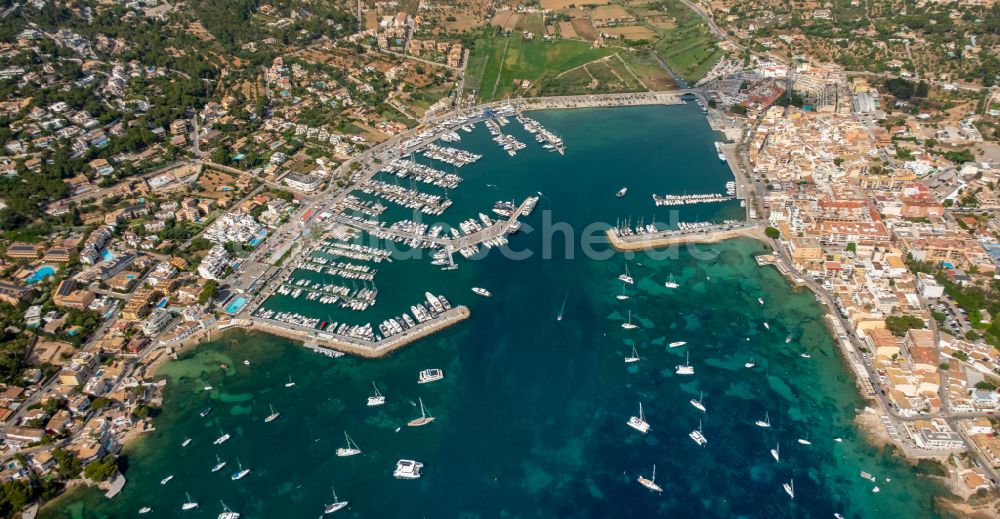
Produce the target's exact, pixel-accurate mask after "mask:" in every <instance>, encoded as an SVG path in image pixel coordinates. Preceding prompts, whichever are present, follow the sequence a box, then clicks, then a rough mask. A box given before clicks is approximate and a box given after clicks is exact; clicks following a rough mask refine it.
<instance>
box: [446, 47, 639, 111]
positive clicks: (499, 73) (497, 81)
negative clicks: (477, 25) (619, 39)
mask: <svg viewBox="0 0 1000 519" xmlns="http://www.w3.org/2000/svg"><path fill="white" fill-rule="evenodd" d="M620 51H621V49H619V48H615V47H605V48H597V49H595V48H593V46H591V45H590V44H588V43H585V42H581V41H572V40H555V41H539V40H535V41H530V42H528V41H523V40H522V39H521V37H520V36H510V37H506V38H484V39H480V40H477V41H476V45H475V47H474V48H473V50H472V55H471V56H470V58H469V66H468V68H467V72H466V81H465V88H466V92H471V91H472V90H475V91H476V98H477V100H479V101H488V100H493V99H502V98H504V97H507V96H508V95H513V94H516V93H521V92H520V91H519V90H518V88H517V87H515V85H514V80H515V79H516V80H518V82H520V81H523V80H527V81H529V82H531V84H532V87H531V88H529V91H528V92H526V93H528V94H532V93H533V92H534V91H536V90H537V89H539V88H540V86H539V85H541V84H543V83H547V82H549V81H552V80H554V79H555V78H556V77H557V76H559V75H560V74H562V73H564V72H566V71H569V70H572V69H574V68H577V67H580V66H581V65H585V64H587V63H590V62H592V61H594V60H597V59H600V58H603V57H605V56H610V55H612V54H615V53H617V52H620Z"/></svg>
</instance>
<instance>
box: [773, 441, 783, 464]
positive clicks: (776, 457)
mask: <svg viewBox="0 0 1000 519" xmlns="http://www.w3.org/2000/svg"><path fill="white" fill-rule="evenodd" d="M771 457H772V458H774V461H781V444H780V443H779V444H777V445H775V446H774V448H773V449H771Z"/></svg>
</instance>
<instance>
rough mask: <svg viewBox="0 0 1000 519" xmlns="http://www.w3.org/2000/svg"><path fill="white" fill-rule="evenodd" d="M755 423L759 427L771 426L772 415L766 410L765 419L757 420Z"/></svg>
mask: <svg viewBox="0 0 1000 519" xmlns="http://www.w3.org/2000/svg"><path fill="white" fill-rule="evenodd" d="M754 423H755V424H757V427H770V426H771V417H770V416H768V414H767V411H764V419H763V420H757V421H756V422H754Z"/></svg>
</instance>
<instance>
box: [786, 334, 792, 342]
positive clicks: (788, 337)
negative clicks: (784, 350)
mask: <svg viewBox="0 0 1000 519" xmlns="http://www.w3.org/2000/svg"><path fill="white" fill-rule="evenodd" d="M790 342H792V334H788V336H787V337H785V344H788V343H790Z"/></svg>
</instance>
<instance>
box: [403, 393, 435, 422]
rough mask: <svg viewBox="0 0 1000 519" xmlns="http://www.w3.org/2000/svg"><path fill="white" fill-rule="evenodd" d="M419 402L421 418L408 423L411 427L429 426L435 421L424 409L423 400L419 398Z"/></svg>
mask: <svg viewBox="0 0 1000 519" xmlns="http://www.w3.org/2000/svg"><path fill="white" fill-rule="evenodd" d="M417 401H419V402H420V418H414V419H413V420H410V421H409V422H406V425H408V426H410V427H420V426H421V425H427V424H429V423H431V422H433V421H434V417H433V416H431V415H430V414H429V413H428V412H427V409H426V408H425V407H424V400H423V399H422V398H418V399H417Z"/></svg>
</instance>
